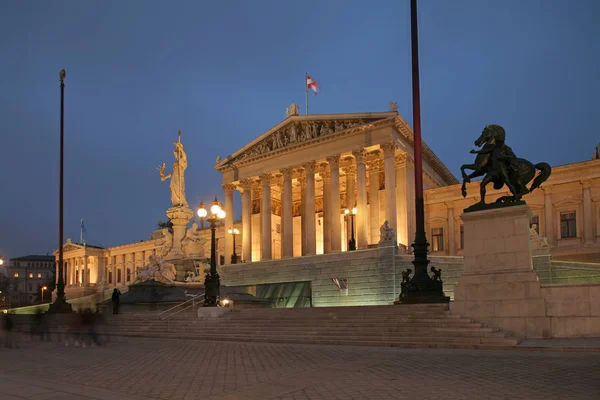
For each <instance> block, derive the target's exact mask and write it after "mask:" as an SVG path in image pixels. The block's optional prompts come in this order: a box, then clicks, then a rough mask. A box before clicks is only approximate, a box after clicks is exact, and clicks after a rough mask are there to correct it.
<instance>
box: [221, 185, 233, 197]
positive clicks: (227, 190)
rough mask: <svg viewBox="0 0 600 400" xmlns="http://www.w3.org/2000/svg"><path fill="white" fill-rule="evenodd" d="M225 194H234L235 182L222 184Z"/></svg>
mask: <svg viewBox="0 0 600 400" xmlns="http://www.w3.org/2000/svg"><path fill="white" fill-rule="evenodd" d="M221 187H222V188H223V191H224V192H225V194H232V193H233V191H234V190H235V185H234V184H233V183H224V184H222V185H221Z"/></svg>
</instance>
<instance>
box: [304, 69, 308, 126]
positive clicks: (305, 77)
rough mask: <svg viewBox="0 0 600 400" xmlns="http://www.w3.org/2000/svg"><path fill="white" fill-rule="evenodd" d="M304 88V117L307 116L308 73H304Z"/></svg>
mask: <svg viewBox="0 0 600 400" xmlns="http://www.w3.org/2000/svg"><path fill="white" fill-rule="evenodd" d="M304 88H305V89H306V115H308V72H305V73H304Z"/></svg>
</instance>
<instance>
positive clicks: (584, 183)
mask: <svg viewBox="0 0 600 400" xmlns="http://www.w3.org/2000/svg"><path fill="white" fill-rule="evenodd" d="M579 183H581V187H582V188H583V189H590V188H591V187H592V180H591V179H586V180H583V181H579Z"/></svg>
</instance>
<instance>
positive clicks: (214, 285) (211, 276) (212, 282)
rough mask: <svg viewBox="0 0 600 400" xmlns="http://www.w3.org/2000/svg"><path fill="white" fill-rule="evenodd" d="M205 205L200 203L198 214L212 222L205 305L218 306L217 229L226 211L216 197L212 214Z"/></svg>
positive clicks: (205, 279) (212, 206) (205, 282)
mask: <svg viewBox="0 0 600 400" xmlns="http://www.w3.org/2000/svg"><path fill="white" fill-rule="evenodd" d="M203 206H204V204H203V203H200V207H199V208H198V216H199V217H200V220H201V221H204V220H205V219H206V221H207V222H208V223H210V272H207V273H206V276H205V278H204V307H217V306H218V305H219V296H220V294H221V293H220V289H221V282H220V280H219V274H218V273H217V245H216V242H217V239H216V231H217V224H218V223H219V222H221V221H223V220H224V219H225V211H224V210H223V207H221V205H220V204H219V201H218V200H217V198H216V197H215V199H214V200H213V202H212V205H211V206H210V215H208V211H207V210H206V208H204V207H203Z"/></svg>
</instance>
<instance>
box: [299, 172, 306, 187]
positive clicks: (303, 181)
mask: <svg viewBox="0 0 600 400" xmlns="http://www.w3.org/2000/svg"><path fill="white" fill-rule="evenodd" d="M298 184H299V185H300V187H304V185H306V176H303V175H302V176H299V177H298Z"/></svg>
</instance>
